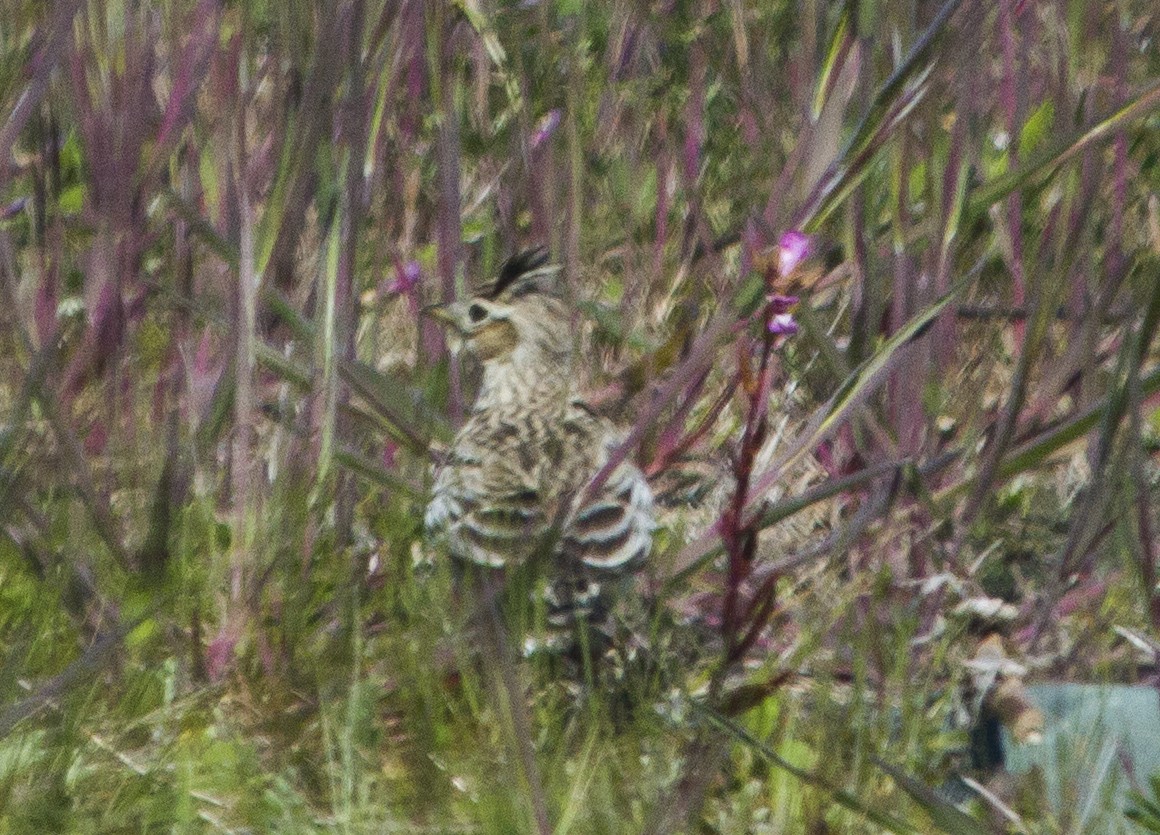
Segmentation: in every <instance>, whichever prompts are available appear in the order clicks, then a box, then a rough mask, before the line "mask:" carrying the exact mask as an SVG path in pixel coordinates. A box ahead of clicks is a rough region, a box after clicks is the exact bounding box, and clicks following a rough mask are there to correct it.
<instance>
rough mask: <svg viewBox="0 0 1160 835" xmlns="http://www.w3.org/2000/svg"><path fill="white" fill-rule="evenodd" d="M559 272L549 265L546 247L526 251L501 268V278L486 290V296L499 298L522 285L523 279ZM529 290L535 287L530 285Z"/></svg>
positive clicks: (516, 255) (510, 259)
mask: <svg viewBox="0 0 1160 835" xmlns="http://www.w3.org/2000/svg"><path fill="white" fill-rule="evenodd" d="M558 270H559V267H556V266H549V265H548V250H547V249H546V248H545V247H542V246H537V247H533V248H532V249H525V250H523V251H522V252H517V253H516V254H515V255H513V256H512V257H511V258H509V259H507V260H506V261H504V262H503V266H502V267H500V268H499V276H498V277H497V278H496V280H495V283H493V284H492V285H491V286H490V287H488V288H487V289H486V291H485V292H484V296H485V297H486V298H489V299H495V298H498V297H499V295H500V294H501V293H503V292H504V291H505V290H508V289H509V288H511V287H513V286H515V285H516V284H518V283H520V280H521V279H529V278H535V277H538V276H551V275H554V274H555V273H556V272H557V271H558ZM528 288H529V289H533V288H534V285H533V284H531V283H529V285H528Z"/></svg>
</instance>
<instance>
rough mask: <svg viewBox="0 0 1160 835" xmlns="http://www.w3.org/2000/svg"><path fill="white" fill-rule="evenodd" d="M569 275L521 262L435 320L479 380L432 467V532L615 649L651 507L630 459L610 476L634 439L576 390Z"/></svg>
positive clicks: (551, 618)
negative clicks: (518, 575)
mask: <svg viewBox="0 0 1160 835" xmlns="http://www.w3.org/2000/svg"><path fill="white" fill-rule="evenodd" d="M559 272H560V270H559V267H558V266H556V265H552V264H550V263H549V255H548V252H547V250H545V249H544V248H542V247H537V248H534V249H529V250H525V251H522V252H520V253H518V254H516V255H514V256H513V257H511V258H509V259H508V260H507V261H506V262H504V263H503V265H502V267H501V268H500V270H499V273H498V276H497V277H496V278H495V280H494V281H492V282H490V283H488V284H486V285H485V286H484V287H483V288H482V289H481V290H479V291H478V292H477V293H476V294H475V295H473V296H472V297H471V298H468V299H465V300H462V301H459V302H455V303H451V304H441V305H433V306H431V307H429V308H426V311H427V313H428V314H429V315H430V316H431V317H432V318H434V319H436V320H437V321H439V322H441V323H442V324H443V325H444V326H445V327H446V329H447V331H448V345H449V347H450V349H451V350H452V351H453V352H466V353H468V354H471V355H474V356H475V357H476V358H477V359H478V360H479V362H480V363H481V365H482V380H481V382H480V385H479V390H478V393H477V395H476V397H475V400H474V402H473V404H472V406H471V409H470V413H469V414H468V415H467V418H466V420H465V422H464V423H463V425H462V427H461V428H460V429H459V430H458V432H457V434H456V435H455V438H454V440H453V441H452V443H451V445H450V447H449V448H448V449H447V452H446V455H445V456H444V460H443V461H442V462H441V463H440V464H437V465H436V467H435V469H434V477H433V486H432V491H431V498H430V500H429V503H428V505H427V507H426V512H425V515H424V526H425V528H426V530H427V532H428V534H429V535H430V536H432V537H434V538H437V539H438V540H440V541H442V542H443V543H445V547H446V549H447V551H448V552H449V553H450V556H451V557H452V558H453V559H454V561H455V562H456V564H457V565H458V566H459V567H460V569H461V570H469V571H472V572H477V573H483V574H484V575H488V576H491V577H501V578H502V577H504V576H505V575H511V574H512V573H514V572H519V571H526V570H529V568H530V569H531V570H533V571H534V572H537V573H538V575H539V576H540V578H541V580H542V583H540V584H539V585H537V586H536V587H537V588H540V589H541V590H542V594H543V600H544V602H545V603H546V611H547V621H548V623H549V625H550V627H554V628H555V629H556V630H557V631H559V630H562V629H565V628H567V627H569V626H573V627H574V626H575V625H576V624H577V623H578V622H583V623H585V624H586V625H587V628H593V627H595V628H597V629H599V630H603V631H602V633H601V634H602V636H604V637H608V636H609V635H610V633H611V631H612V628H611V627H610V626H608V625H607V623H606V618H607V616H608V612H609V606H610V604H611V603H612V602H614V601H612V600H610V596H611V595H612V594H614V592H613V589H614V588H617V587H623V586H624V585H625V584H624V582H622V581H623V580H624V579H625V578H631V577H632V576H634V574H635V573H636V572H638V571H639V570H640V569H641V568H642V567H643V566H644V565H645V562H646V560H647V558H648V555H649V552H650V550H651V547H652V539H653V531H654V529H655V527H656V521H655V515H654V508H653V497H652V492H651V490H650V488H649V485H648V482H647V480H646V479H645V477H644V474H643V473H642V472H641V470H640V469H639V468H638V467H637V466H636V465H635V464H633V463H632V462H631V461H630V460H628V458H627V457H626V456H619V457H620V460H618V461H617V462H616V463H615V464H614V465H612V466H611V467H609V466H607V465H608V464H609V462H610V461H611V460H613V456H618V455H619V447H620V446H621V444H622V443H623V441H624V435H623V433H622V432H620V431H618V429H617V427H616V426H615V425H614V424H612V423H611V422H610V421H609V420H607V419H606V418H604V417H602V416H601V415H600V414H598V413H597V412H596V411H595V410H594V409H593V408H592V407H591V406H589V405H588V404H587V403H585V401H584V399H583V398H582V397H581V396H580V393H579V391H578V387H577V384H576V351H575V349H574V340H573V336H572V328H571V315H570V314H571V309H570V306H569V305H568V303H567V302H566V301H565V298H564V296H563V293H562V287H561V281H560V275H559ZM604 470H608V472H603V471H604ZM598 473H599V474H601V477H602V478H603V481H602V482H594V477H595V476H597V474H598Z"/></svg>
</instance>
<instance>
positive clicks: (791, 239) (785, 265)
mask: <svg viewBox="0 0 1160 835" xmlns="http://www.w3.org/2000/svg"><path fill="white" fill-rule="evenodd" d="M811 245H812V243H811V241H810V238H809V236H808V235H806V234H805V233H804V232H799V231H797V230H796V229H791V230H790V231H788V232H786V233H784V234H783V235H782V236H781V240H780V241H778V242H777V274H778V275H781V276H786V275H789V274H790V273H792V272H793V271H794V270H796V269H797V268H798V265H799V264H801V262H802V261H804V260H805V259H806V258H807V257H808V256H809V254H810V247H811Z"/></svg>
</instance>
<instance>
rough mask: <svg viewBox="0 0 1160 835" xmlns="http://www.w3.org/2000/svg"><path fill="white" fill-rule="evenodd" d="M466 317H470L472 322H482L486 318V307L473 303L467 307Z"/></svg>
mask: <svg viewBox="0 0 1160 835" xmlns="http://www.w3.org/2000/svg"><path fill="white" fill-rule="evenodd" d="M467 318H468V319H470V320H471V321H472V323H478V322H482V321H483V320H484V319H486V318H487V308H485V307H484V306H483V305H482V304H473V305H472V306H471V307H469V308H467Z"/></svg>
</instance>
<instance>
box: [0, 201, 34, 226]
mask: <svg viewBox="0 0 1160 835" xmlns="http://www.w3.org/2000/svg"><path fill="white" fill-rule="evenodd" d="M27 205H28V198H27V197H21V198H20V199H19V200H14V201H13V202H11V203H9V204H8V205H7V206H0V220H8V219H9V218H12V217H16V215H18V214H20V213H21V212H22V211H24V207H25V206H27Z"/></svg>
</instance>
